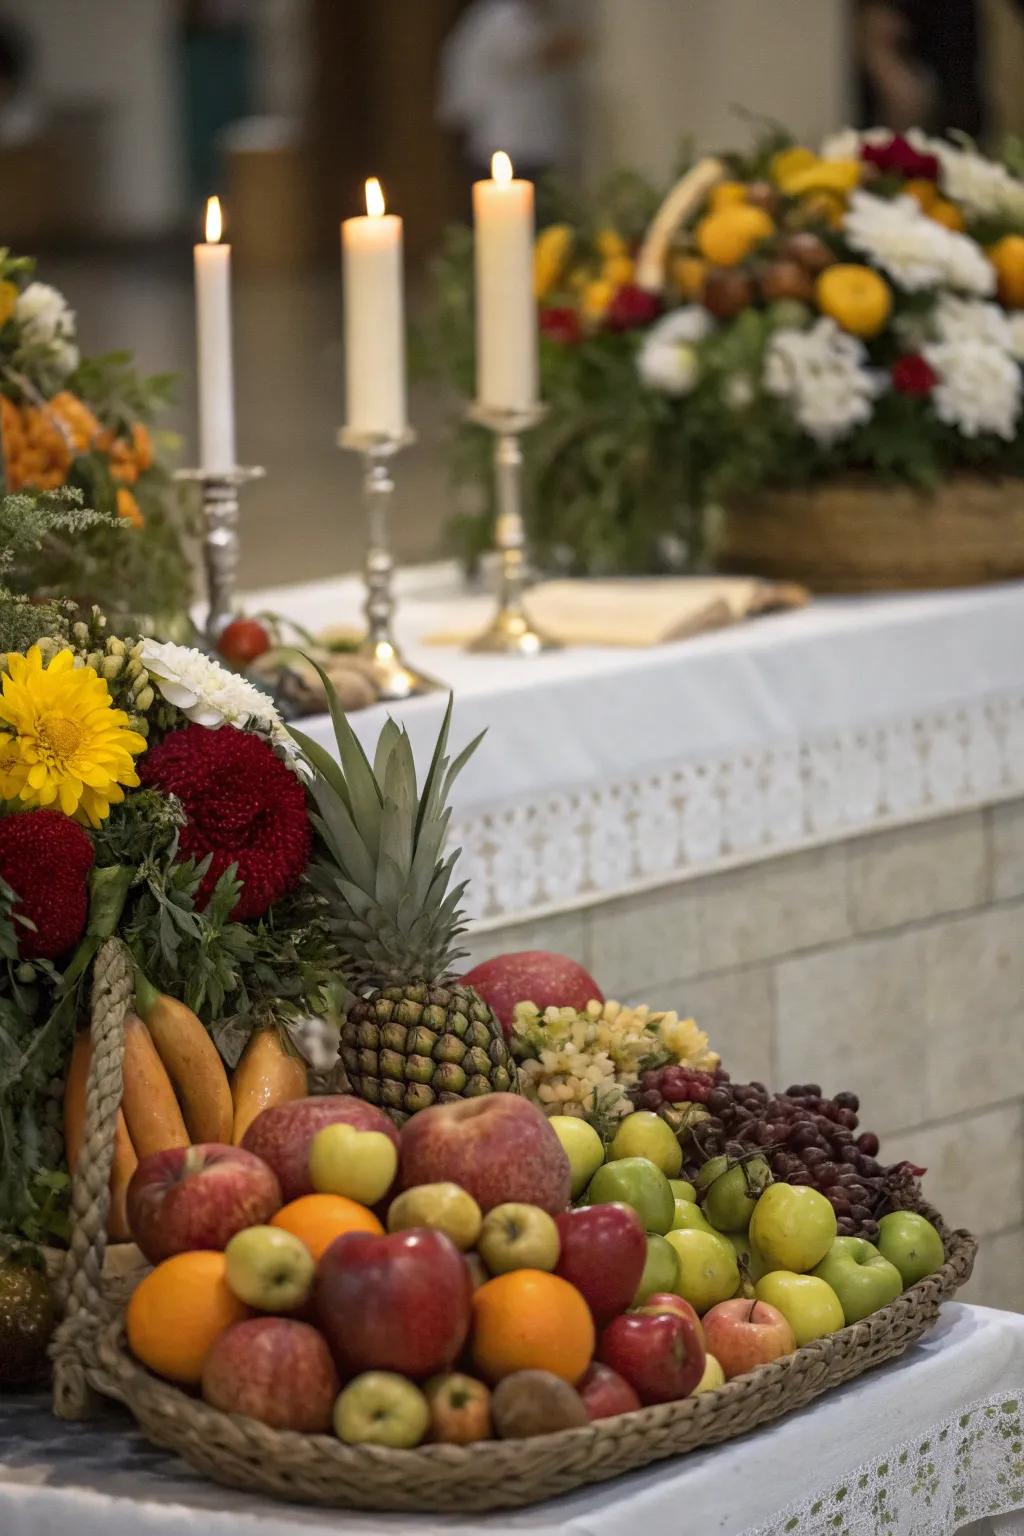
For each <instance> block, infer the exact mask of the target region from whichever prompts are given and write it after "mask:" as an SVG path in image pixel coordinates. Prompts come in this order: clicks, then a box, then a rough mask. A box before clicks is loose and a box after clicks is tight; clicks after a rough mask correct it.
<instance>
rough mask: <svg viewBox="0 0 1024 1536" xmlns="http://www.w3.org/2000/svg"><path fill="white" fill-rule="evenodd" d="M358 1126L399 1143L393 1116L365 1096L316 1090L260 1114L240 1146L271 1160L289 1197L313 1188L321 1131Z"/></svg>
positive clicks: (267, 1161)
mask: <svg viewBox="0 0 1024 1536" xmlns="http://www.w3.org/2000/svg"><path fill="white" fill-rule="evenodd" d="M339 1121H340V1122H342V1123H344V1124H345V1125H354V1126H355V1127H356V1129H357V1130H360V1131H383V1133H384V1135H385V1136H390V1137H391V1140H392V1141H393V1142H394V1144H395V1146H396V1148H397V1146H398V1132H397V1130H396V1129H395V1127H394V1125H393V1124H392V1122H391V1118H390V1116H388V1115H386V1114H385V1113H384V1111H383V1110H382V1109H377V1107H376V1106H375V1105H373V1104H367V1103H366V1102H365V1100H363V1099H357V1098H353V1096H352V1095H351V1094H348V1093H334V1094H322V1095H319V1096H317V1095H314V1096H313V1097H312V1098H309V1099H290V1100H289V1101H288V1102H287V1103H286V1104H275V1105H273V1106H272V1107H271V1108H270V1109H265V1110H264V1111H263V1113H262V1114H261V1115H257V1116H256V1119H255V1120H254V1121H253V1122H252V1124H251V1125H250V1127H249V1129H248V1130H247V1131H246V1133H245V1135H244V1136H243V1137H242V1146H243V1147H247V1148H248V1150H249V1151H250V1152H255V1153H256V1156H257V1157H262V1159H263V1161H264V1162H265V1163H269V1164H270V1166H271V1168H273V1170H274V1172H275V1173H276V1174H277V1177H278V1178H279V1179H280V1181H281V1193H282V1195H283V1197H284V1199H285V1200H286V1201H288V1200H297V1199H298V1198H299V1196H300V1195H311V1194H312V1193H313V1181H312V1179H311V1178H310V1176H309V1148H310V1144H311V1142H312V1140H313V1137H314V1136H315V1135H316V1133H317V1131H322V1130H323V1128H324V1126H325V1125H335V1124H337V1123H338V1122H339Z"/></svg>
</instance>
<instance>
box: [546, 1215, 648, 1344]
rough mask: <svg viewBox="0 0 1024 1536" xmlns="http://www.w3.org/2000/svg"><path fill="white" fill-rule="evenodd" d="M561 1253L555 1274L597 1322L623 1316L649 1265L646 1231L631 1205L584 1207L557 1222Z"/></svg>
mask: <svg viewBox="0 0 1024 1536" xmlns="http://www.w3.org/2000/svg"><path fill="white" fill-rule="evenodd" d="M555 1225H556V1226H557V1227H558V1236H559V1238H560V1240H561V1245H562V1246H561V1252H560V1254H559V1258H558V1263H557V1265H556V1266H555V1274H556V1275H561V1277H562V1279H563V1280H568V1282H569V1284H570V1285H574V1286H575V1287H576V1289H577V1290H578V1291H579V1292H580V1294H581V1295H582V1297H583V1299H584V1301H585V1302H586V1303H587V1306H588V1307H589V1308H590V1310H591V1312H592V1313H593V1316H594V1321H595V1323H598V1324H600V1323H606V1322H607V1321H608V1319H609V1318H611V1317H614V1316H615V1315H616V1313H618V1312H625V1310H626V1308H627V1307H628V1306H629V1304H630V1302H631V1301H632V1300H633V1297H634V1296H635V1295H636V1289H637V1286H638V1285H639V1284H640V1276H641V1275H642V1274H643V1272H644V1265H645V1264H646V1263H647V1233H646V1232H645V1231H644V1226H643V1222H642V1221H641V1220H640V1218H639V1216H638V1215H637V1214H636V1212H635V1211H633V1210H631V1209H630V1207H629V1206H628V1205H618V1204H608V1205H585V1206H581V1207H580V1209H579V1210H577V1211H563V1212H562V1214H561V1215H560V1216H558V1217H556V1218H555Z"/></svg>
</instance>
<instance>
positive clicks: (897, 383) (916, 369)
mask: <svg viewBox="0 0 1024 1536" xmlns="http://www.w3.org/2000/svg"><path fill="white" fill-rule="evenodd" d="M889 372H890V377H891V378H892V387H893V389H895V390H896V391H897V393H899V394H901V395H930V394H931V392H932V390H933V389H934V388H935V386H936V384H937V383H938V382H939V376H938V374H937V373H936V372H935V369H934V368H933V367H932V365H931V363H929V362H926V361H925V359H924V358H923V357H920V356H918V354H917V353H916V352H910V353H908V354H907V355H906V356H905V357H898V358H897V359H896V361H895V362H894V363H893V365H892V368H891V369H890V371H889Z"/></svg>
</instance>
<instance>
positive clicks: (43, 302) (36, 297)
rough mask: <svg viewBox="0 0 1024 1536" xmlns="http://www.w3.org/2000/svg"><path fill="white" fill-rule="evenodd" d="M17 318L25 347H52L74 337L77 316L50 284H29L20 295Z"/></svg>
mask: <svg viewBox="0 0 1024 1536" xmlns="http://www.w3.org/2000/svg"><path fill="white" fill-rule="evenodd" d="M14 318H15V321H16V322H17V324H18V326H19V327H20V329H21V333H22V336H23V337H24V340H25V342H26V344H28V345H29V346H35V347H45V346H49V345H50V343H51V342H55V341H69V340H70V339H71V338H72V337H73V336H74V334H75V313H74V310H72V309H70V308H69V307H68V304H67V301H66V299H65V298H64V295H63V294H62V293H61V292H60V291H59V290H58V289H57V288H52V287H51V286H50V284H49V283H29V285H28V287H27V288H26V289H24V290H23V292H21V293H20V294H19V295H18V298H17V302H16V303H15V306H14Z"/></svg>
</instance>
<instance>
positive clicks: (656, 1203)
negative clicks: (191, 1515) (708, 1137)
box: [126, 1088, 944, 1448]
mask: <svg viewBox="0 0 1024 1536" xmlns="http://www.w3.org/2000/svg"><path fill="white" fill-rule="evenodd" d="M643 1091H644V1092H647V1093H650V1092H652V1090H651V1089H649V1088H648V1089H645V1090H643ZM804 1097H813V1095H804ZM683 1157H684V1151H683V1146H682V1145H681V1142H680V1140H679V1138H678V1137H677V1135H676V1133H675V1131H674V1130H673V1129H672V1127H671V1126H670V1125H669V1124H668V1123H667V1121H666V1119H665V1118H663V1116H661V1115H660V1114H658V1113H655V1112H654V1111H652V1110H637V1111H635V1112H633V1113H631V1114H629V1115H627V1116H625V1117H624V1118H623V1119H621V1120H620V1121H619V1122H618V1125H617V1128H616V1130H615V1134H614V1137H613V1139H612V1140H611V1142H610V1144H608V1145H607V1146H606V1145H605V1144H604V1143H603V1142H602V1140H601V1137H600V1136H599V1135H598V1134H597V1132H596V1131H595V1129H594V1128H593V1126H591V1125H590V1124H589V1123H588V1122H587V1121H586V1120H585V1119H583V1118H582V1117H581V1116H579V1115H555V1116H552V1117H546V1116H545V1115H544V1114H543V1113H542V1112H541V1111H540V1110H539V1109H538V1108H537V1107H536V1106H535V1105H534V1104H531V1103H530V1102H529V1100H527V1099H525V1098H523V1097H521V1096H519V1095H516V1094H512V1093H489V1094H484V1095H481V1096H479V1097H476V1098H467V1099H461V1100H458V1101H456V1102H451V1103H444V1104H435V1105H434V1106H432V1107H429V1108H427V1109H425V1110H423V1111H422V1112H420V1113H417V1114H415V1115H412V1116H410V1117H407V1118H405V1120H404V1123H403V1124H402V1125H401V1128H398V1127H396V1125H395V1123H394V1120H393V1119H392V1118H391V1117H390V1116H389V1115H388V1114H386V1113H385V1112H384V1111H383V1110H381V1109H379V1108H377V1107H376V1106H375V1105H373V1104H370V1103H367V1102H365V1101H364V1100H361V1099H358V1098H356V1097H354V1096H351V1095H326V1096H321V1097H313V1098H304V1099H297V1100H293V1101H290V1102H286V1103H281V1104H277V1105H275V1106H273V1107H271V1108H269V1109H267V1110H265V1111H263V1113H262V1114H260V1115H258V1116H257V1117H256V1118H255V1119H254V1120H253V1122H252V1123H251V1124H250V1126H249V1128H248V1130H247V1131H246V1133H245V1135H244V1137H243V1139H242V1145H241V1146H240V1147H232V1146H227V1145H219V1144H209V1145H199V1146H192V1147H173V1148H171V1149H169V1150H167V1151H164V1152H160V1153H157V1154H154V1155H152V1156H150V1157H147V1158H144V1159H143V1160H142V1161H141V1162H140V1164H139V1166H138V1168H137V1170H136V1172H135V1174H134V1176H133V1178H132V1180H131V1183H130V1185H129V1187H128V1193H127V1216H128V1221H129V1224H130V1227H131V1231H132V1233H133V1235H134V1238H135V1240H136V1242H137V1243H138V1245H139V1247H140V1248H141V1249H142V1251H143V1253H144V1254H145V1255H146V1257H147V1258H148V1259H149V1260H150V1261H151V1263H152V1264H153V1265H154V1267H153V1269H152V1270H151V1271H150V1272H149V1273H148V1274H147V1275H146V1276H145V1278H144V1279H143V1280H142V1281H141V1282H140V1284H139V1285H138V1286H137V1288H136V1290H135V1292H134V1293H133V1295H132V1298H131V1300H130V1303H129V1305H128V1308H127V1313H126V1329H127V1337H128V1342H129V1346H130V1348H131V1350H132V1352H133V1353H134V1355H135V1356H136V1358H137V1359H138V1360H139V1361H140V1362H141V1363H142V1364H143V1365H144V1366H146V1367H148V1368H149V1370H151V1371H153V1372H155V1373H156V1374H158V1375H160V1376H162V1377H164V1378H166V1379H167V1380H169V1381H171V1382H173V1383H175V1384H177V1385H179V1386H181V1387H184V1388H187V1389H189V1390H194V1391H198V1392H200V1393H201V1394H202V1396H203V1398H204V1399H205V1401H206V1402H207V1403H208V1404H210V1405H212V1406H213V1407H215V1408H218V1409H221V1410H223V1411H226V1412H231V1413H236V1414H241V1415H244V1416H246V1417H249V1418H252V1419H256V1420H259V1421H261V1422H262V1423H264V1424H268V1425H271V1426H273V1427H276V1428H280V1429H289V1430H294V1431H298V1432H300V1433H305V1434H320V1433H327V1432H330V1431H331V1430H332V1429H333V1431H334V1433H335V1434H336V1435H337V1436H338V1437H339V1438H340V1439H341V1440H342V1441H343V1442H345V1443H346V1444H349V1445H360V1444H373V1445H382V1446H391V1447H404V1448H411V1447H414V1446H417V1445H420V1444H422V1443H424V1442H427V1441H433V1442H447V1443H451V1444H460V1445H464V1444H470V1443H473V1442H476V1441H483V1440H488V1439H491V1438H496V1437H497V1438H504V1439H518V1438H524V1437H528V1436H533V1435H543V1434H548V1433H551V1432H554V1431H556V1430H561V1429H567V1428H572V1427H575V1426H580V1425H584V1424H587V1423H588V1422H589V1421H591V1420H594V1419H603V1418H608V1417H612V1416H614V1415H617V1414H621V1413H628V1412H631V1411H633V1410H635V1409H638V1408H640V1407H641V1406H644V1405H647V1404H652V1403H665V1402H672V1401H676V1400H678V1399H681V1398H685V1397H687V1396H689V1395H691V1394H694V1393H701V1392H707V1391H712V1390H715V1389H716V1388H718V1387H720V1386H721V1385H722V1384H723V1383H724V1382H726V1381H727V1380H730V1379H731V1378H733V1377H735V1376H739V1375H741V1374H743V1373H744V1372H746V1371H750V1370H753V1369H754V1368H755V1367H757V1366H759V1365H761V1364H764V1363H767V1362H770V1361H773V1360H777V1359H779V1358H781V1357H782V1356H785V1355H787V1354H790V1353H792V1352H793V1351H794V1350H796V1349H797V1348H799V1347H800V1346H801V1345H804V1344H806V1343H808V1342H810V1341H811V1340H813V1339H817V1338H821V1337H822V1336H824V1335H826V1334H829V1333H832V1332H834V1331H836V1330H838V1329H841V1328H843V1327H845V1326H846V1325H847V1324H849V1323H853V1322H855V1321H857V1320H859V1319H861V1318H864V1317H866V1316H868V1315H869V1314H870V1313H871V1312H874V1311H876V1310H877V1309H878V1308H880V1307H884V1306H886V1305H887V1304H888V1303H890V1302H892V1301H893V1300H894V1299H895V1298H896V1297H897V1296H898V1295H899V1294H900V1292H901V1291H902V1290H903V1289H904V1287H906V1286H909V1285H913V1284H914V1283H915V1282H916V1281H918V1280H920V1279H922V1278H923V1277H924V1276H926V1275H928V1274H931V1273H932V1272H934V1271H935V1270H936V1269H938V1268H939V1267H940V1266H941V1264H942V1263H943V1258H944V1254H943V1243H942V1239H941V1237H940V1236H939V1234H938V1232H937V1231H936V1230H935V1228H934V1227H933V1226H931V1225H930V1223H929V1222H928V1221H926V1220H925V1219H924V1218H923V1217H922V1216H920V1215H917V1214H916V1213H913V1212H907V1211H891V1212H889V1213H888V1214H886V1215H884V1216H883V1217H882V1218H881V1220H880V1221H879V1223H878V1245H877V1246H875V1245H873V1244H872V1243H870V1242H868V1241H867V1240H866V1239H865V1238H858V1237H852V1236H840V1235H839V1233H838V1224H837V1218H836V1212H835V1209H834V1208H833V1204H832V1203H831V1201H830V1200H829V1199H828V1198H826V1196H825V1194H823V1193H822V1192H821V1191H820V1190H819V1189H815V1188H813V1187H812V1186H811V1184H810V1183H809V1182H803V1183H796V1182H784V1181H783V1180H781V1179H776V1178H774V1177H773V1173H772V1168H771V1165H770V1162H769V1156H767V1155H766V1154H765V1153H764V1152H762V1151H746V1150H743V1151H742V1152H741V1153H740V1154H739V1155H738V1156H737V1157H735V1158H734V1157H732V1156H730V1155H729V1154H728V1153H723V1154H720V1155H717V1156H715V1157H712V1158H709V1159H708V1160H706V1161H705V1162H703V1163H702V1164H701V1166H700V1168H699V1171H698V1172H697V1174H696V1177H695V1178H694V1180H693V1181H692V1182H689V1181H686V1180H684V1179H682V1178H681V1177H680V1174H681V1172H682V1170H683Z"/></svg>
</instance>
